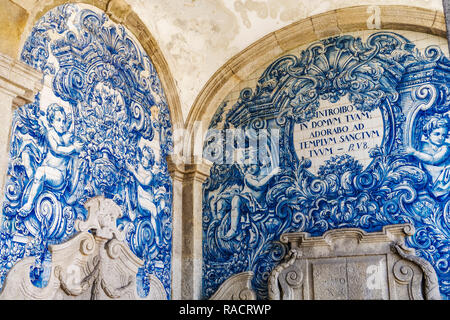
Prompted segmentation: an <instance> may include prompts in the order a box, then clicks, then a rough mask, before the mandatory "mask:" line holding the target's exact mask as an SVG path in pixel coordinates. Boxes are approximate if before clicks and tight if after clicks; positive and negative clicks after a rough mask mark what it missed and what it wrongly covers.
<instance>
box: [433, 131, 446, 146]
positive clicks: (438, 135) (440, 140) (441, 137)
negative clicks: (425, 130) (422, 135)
mask: <svg viewBox="0 0 450 320" xmlns="http://www.w3.org/2000/svg"><path fill="white" fill-rule="evenodd" d="M447 136H448V129H447V128H444V127H442V128H437V129H434V130H433V131H431V133H430V136H429V139H430V142H431V143H432V144H434V145H435V146H438V147H440V146H442V145H443V144H444V142H445V139H447Z"/></svg>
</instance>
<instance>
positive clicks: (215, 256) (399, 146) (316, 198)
mask: <svg viewBox="0 0 450 320" xmlns="http://www.w3.org/2000/svg"><path fill="white" fill-rule="evenodd" d="M447 56H448V47H447V43H446V41H445V39H443V38H439V37H435V36H431V35H429V34H422V33H419V32H409V31H395V30H392V31H382V32H375V31H361V32H354V33H349V34H345V35H341V36H337V37H332V38H325V39H323V40H320V41H317V42H314V43H312V44H309V45H306V46H302V47H300V48H296V49H294V50H291V51H289V52H285V53H283V55H282V56H280V57H279V58H278V59H276V60H274V61H272V63H271V64H268V65H266V66H264V67H262V68H260V69H259V70H257V71H256V72H254V73H253V74H251V75H249V76H248V78H247V79H245V80H244V81H242V82H241V83H240V84H239V85H238V86H236V88H235V89H234V90H232V91H231V92H230V93H229V95H228V96H227V97H226V98H225V99H224V103H223V104H222V105H221V107H220V108H218V111H217V113H216V115H215V116H214V117H213V121H212V122H211V126H210V128H211V130H210V136H209V139H206V142H205V148H204V154H205V156H206V157H210V159H211V160H212V161H214V162H215V164H214V166H213V167H212V169H211V176H210V178H209V179H208V180H207V181H206V182H205V184H204V189H203V253H204V259H203V272H204V273H203V276H204V279H203V294H204V296H206V297H208V296H210V295H211V294H212V293H213V292H214V290H216V289H217V287H218V286H219V285H220V284H221V283H223V281H225V280H226V279H227V278H228V277H229V276H231V275H232V274H236V273H239V272H243V271H253V272H254V273H255V277H254V279H253V281H252V285H253V288H254V289H255V291H256V292H257V294H258V296H259V297H260V298H266V297H267V278H268V276H269V273H270V272H271V270H272V269H273V268H274V266H275V265H277V264H278V263H279V262H280V260H279V259H281V257H283V255H284V250H286V248H285V247H283V246H282V245H281V244H280V243H279V242H277V240H278V239H279V237H280V235H281V234H282V233H284V232H293V231H305V232H309V233H311V234H315V235H319V234H322V233H323V232H325V231H327V230H330V229H335V228H343V227H358V228H362V229H364V230H367V231H375V230H379V229H380V228H381V227H382V226H383V225H388V224H397V223H403V222H410V223H412V224H413V225H414V226H415V227H416V230H417V231H416V234H415V235H414V236H412V237H410V238H409V239H408V245H409V246H411V247H413V248H415V249H416V250H417V251H416V252H417V254H418V255H419V256H422V257H423V258H425V259H427V260H428V261H429V262H430V263H431V264H432V265H433V266H434V268H435V269H436V272H437V274H438V277H439V283H440V290H441V294H442V296H443V297H444V298H448V295H449V287H448V281H449V279H448V266H447V262H446V261H448V254H447V253H446V249H444V248H448V245H449V239H450V238H449V220H448V213H449V197H448V195H449V192H448V191H449V185H450V180H449V174H448V173H449V167H448V166H449V163H450V162H449V161H450V158H449V155H450V149H449V145H448V144H449V137H448V131H449V129H450V127H449V123H450V122H449V112H450V109H449V101H448V79H449V74H448V73H447V71H445V70H446V68H447V67H446V66H448V64H449V60H448V59H447V58H446V57H447ZM223 106H225V107H223ZM327 110H328V111H327ZM330 110H332V111H330ZM313 127H314V128H313ZM319 127H320V128H319ZM237 129H240V130H237ZM316 129H321V130H316ZM327 129H328V130H327ZM258 135H259V136H258ZM261 136H263V137H264V138H261ZM255 137H256V138H255ZM258 137H259V140H258ZM317 138H318V139H317ZM255 141H256V142H255ZM222 151H223V152H222ZM227 151H228V152H227ZM277 167H278V168H277ZM436 248H440V249H436Z"/></svg>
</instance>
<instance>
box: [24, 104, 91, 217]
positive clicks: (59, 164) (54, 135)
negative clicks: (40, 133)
mask: <svg viewBox="0 0 450 320" xmlns="http://www.w3.org/2000/svg"><path fill="white" fill-rule="evenodd" d="M47 121H48V124H49V126H50V129H49V130H48V131H47V132H46V139H47V146H48V151H47V153H46V156H45V159H44V160H43V161H42V164H41V165H40V166H39V167H38V168H37V169H36V171H35V172H34V176H33V177H30V184H31V186H30V188H29V189H28V192H27V194H26V195H24V199H25V198H26V201H25V203H24V204H23V205H22V207H21V208H20V210H19V212H18V213H19V215H21V216H26V215H28V214H29V213H30V212H31V210H32V208H33V205H34V202H35V200H36V198H37V197H38V196H39V194H40V193H41V192H42V189H43V187H44V186H49V187H50V188H52V189H55V190H62V189H63V187H64V186H65V182H66V175H67V169H68V166H69V162H70V161H71V157H70V155H72V154H74V153H79V152H80V151H81V148H82V146H83V145H82V143H81V142H79V141H74V135H73V132H68V129H69V128H68V127H69V126H68V121H67V115H66V112H65V111H64V108H63V107H62V106H60V105H58V104H56V103H54V104H51V105H50V106H49V107H48V109H47Z"/></svg>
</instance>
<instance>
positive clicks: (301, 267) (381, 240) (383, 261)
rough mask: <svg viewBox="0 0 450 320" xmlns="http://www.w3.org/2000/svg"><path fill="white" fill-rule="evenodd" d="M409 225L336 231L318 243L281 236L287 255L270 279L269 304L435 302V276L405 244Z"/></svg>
mask: <svg viewBox="0 0 450 320" xmlns="http://www.w3.org/2000/svg"><path fill="white" fill-rule="evenodd" d="M413 233H414V229H413V227H412V226H411V225H408V224H402V225H390V226H385V227H384V228H383V230H382V231H380V232H372V233H366V232H364V231H362V230H360V229H354V228H348V229H335V230H330V231H328V232H326V233H324V234H323V235H322V236H320V237H310V235H309V234H308V233H306V232H299V233H286V234H283V235H282V236H281V242H284V243H287V244H289V246H290V248H291V250H290V251H289V253H288V255H287V256H286V257H285V261H284V262H283V263H282V264H280V265H279V266H277V267H276V268H275V269H274V270H273V271H272V273H271V276H270V278H269V298H270V299H274V300H278V299H281V300H422V299H440V293H439V287H438V281H437V276H436V273H435V272H434V269H433V268H432V266H431V265H430V264H429V263H428V262H427V261H426V260H425V259H422V258H420V257H418V256H416V255H415V252H414V250H413V249H410V248H407V247H406V246H405V244H404V240H405V237H406V236H407V235H412V234H413Z"/></svg>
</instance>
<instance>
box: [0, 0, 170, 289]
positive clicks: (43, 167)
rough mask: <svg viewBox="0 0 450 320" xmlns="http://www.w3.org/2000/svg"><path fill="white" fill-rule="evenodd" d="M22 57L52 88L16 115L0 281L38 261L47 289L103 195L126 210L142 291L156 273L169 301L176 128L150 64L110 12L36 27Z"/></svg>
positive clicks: (36, 274) (71, 12) (65, 13)
mask: <svg viewBox="0 0 450 320" xmlns="http://www.w3.org/2000/svg"><path fill="white" fill-rule="evenodd" d="M21 58H22V60H23V61H24V62H26V63H27V64H29V65H31V66H33V67H35V68H37V69H38V70H40V71H42V72H43V73H44V74H45V77H44V80H43V81H44V82H46V83H50V84H51V88H50V89H49V90H47V91H50V92H43V93H41V94H38V95H37V97H36V101H35V102H33V103H31V104H28V105H25V106H23V107H21V108H19V109H18V110H17V112H16V113H15V115H14V120H13V129H12V137H11V148H10V150H11V151H10V165H9V168H8V176H9V179H8V182H7V186H6V192H5V201H4V205H3V208H2V214H3V220H2V226H1V227H2V229H1V231H2V232H1V237H2V239H1V246H2V252H1V256H2V258H3V259H2V266H1V267H2V269H1V270H2V275H1V282H3V280H4V278H5V276H6V274H7V272H8V270H9V268H11V266H12V264H14V263H15V262H16V261H17V260H20V259H22V258H23V257H26V256H33V257H36V263H35V265H34V267H33V271H32V279H34V284H35V285H37V286H45V282H46V280H45V279H46V275H45V274H46V271H45V270H47V269H48V268H46V267H45V265H46V263H47V264H48V263H49V261H50V257H49V254H50V253H49V251H48V245H49V244H58V243H61V242H62V241H65V240H67V239H68V238H70V237H72V236H73V235H74V234H75V233H76V230H75V229H74V225H75V222H76V221H80V220H84V219H86V209H85V208H84V207H83V204H84V203H85V202H86V201H87V200H88V199H90V198H92V197H94V196H98V195H103V196H105V197H107V198H110V199H113V200H114V201H115V203H117V204H118V205H119V206H120V208H121V210H122V211H123V213H124V215H123V217H122V218H121V219H119V220H118V222H117V224H118V227H119V228H120V229H121V230H122V231H123V232H124V234H125V240H126V242H127V243H128V245H129V247H130V249H131V250H132V252H133V253H134V254H135V255H137V256H138V257H139V258H140V259H142V260H143V261H144V265H143V267H142V268H141V269H140V270H139V275H138V281H140V283H139V288H140V290H141V294H142V295H143V296H145V295H146V294H147V293H148V289H149V288H148V278H149V275H150V274H152V275H153V276H156V277H157V278H158V279H159V280H160V281H161V283H163V285H164V287H165V290H166V293H167V297H170V261H171V251H172V249H171V233H172V232H171V228H172V222H171V219H172V213H171V210H172V209H171V202H172V200H171V199H172V195H171V190H172V188H171V179H170V176H169V174H168V170H167V163H166V161H165V157H166V155H167V154H168V153H169V152H170V150H171V149H172V137H171V131H172V129H171V124H170V115H169V109H168V106H167V102H166V99H165V96H164V92H163V90H162V87H161V83H160V81H159V78H158V75H157V74H156V70H155V68H154V66H153V64H152V62H151V61H150V59H149V57H148V56H147V55H146V54H145V52H144V51H143V49H142V48H141V47H140V45H139V44H138V42H137V41H136V40H135V39H134V38H133V37H131V36H130V35H129V33H128V32H127V30H125V28H124V27H123V26H121V25H116V24H114V23H112V22H111V21H110V20H109V19H108V17H107V16H106V14H105V13H103V12H100V11H99V10H98V9H96V8H93V7H91V6H88V5H81V4H79V5H78V4H77V5H75V4H66V5H62V6H59V7H56V8H54V9H53V10H51V11H49V12H48V13H47V14H45V15H44V16H43V17H42V18H41V19H40V20H39V21H38V22H37V24H36V25H35V26H34V28H33V29H32V31H31V35H30V36H29V38H28V39H27V41H26V43H25V45H24V48H23V51H22V55H21ZM49 96H50V97H49Z"/></svg>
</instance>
